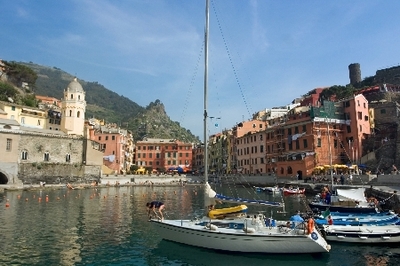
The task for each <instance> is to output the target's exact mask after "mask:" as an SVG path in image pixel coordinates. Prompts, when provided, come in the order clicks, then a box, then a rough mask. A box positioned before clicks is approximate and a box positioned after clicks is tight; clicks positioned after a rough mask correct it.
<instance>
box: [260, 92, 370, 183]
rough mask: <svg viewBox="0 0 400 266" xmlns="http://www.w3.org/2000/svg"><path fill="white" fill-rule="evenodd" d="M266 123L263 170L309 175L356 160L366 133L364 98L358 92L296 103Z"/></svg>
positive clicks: (279, 173) (359, 155)
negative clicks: (337, 98) (313, 103)
mask: <svg viewBox="0 0 400 266" xmlns="http://www.w3.org/2000/svg"><path fill="white" fill-rule="evenodd" d="M269 124H270V126H269V127H268V128H267V130H266V163H267V172H269V173H276V175H277V176H285V177H287V176H296V175H300V177H302V176H311V175H312V173H313V171H314V170H315V169H316V168H320V167H322V168H324V167H325V168H329V167H330V165H340V166H343V165H346V164H347V165H353V164H357V163H358V162H359V160H360V158H361V156H362V154H361V143H362V140H363V139H365V138H366V136H367V135H368V134H370V125H369V113H368V102H367V100H366V99H365V97H364V96H362V95H357V96H353V97H351V98H348V99H343V100H341V101H338V102H335V103H334V102H329V101H325V102H323V105H322V106H321V107H313V106H301V107H296V108H294V109H293V110H291V111H290V112H289V113H288V115H287V116H286V117H284V119H279V121H278V119H275V121H269ZM337 167H339V166H337ZM322 168H321V169H322ZM334 171H336V172H339V171H342V169H334Z"/></svg>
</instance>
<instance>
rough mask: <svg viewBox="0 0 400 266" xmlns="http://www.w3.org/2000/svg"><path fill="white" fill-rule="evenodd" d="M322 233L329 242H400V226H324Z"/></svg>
mask: <svg viewBox="0 0 400 266" xmlns="http://www.w3.org/2000/svg"><path fill="white" fill-rule="evenodd" d="M322 233H323V235H324V236H325V237H326V239H327V240H328V241H337V242H348V243H368V244H382V243H399V242H400V227H399V226H398V225H385V226H373V225H372V226H365V225H363V226H342V225H324V226H323V229H322Z"/></svg>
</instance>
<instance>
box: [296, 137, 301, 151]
mask: <svg viewBox="0 0 400 266" xmlns="http://www.w3.org/2000/svg"><path fill="white" fill-rule="evenodd" d="M298 149H300V141H299V140H298V139H296V150H298Z"/></svg>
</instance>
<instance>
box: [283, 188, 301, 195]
mask: <svg viewBox="0 0 400 266" xmlns="http://www.w3.org/2000/svg"><path fill="white" fill-rule="evenodd" d="M282 191H283V195H285V196H288V195H299V194H304V193H305V192H306V189H305V188H298V187H297V188H290V187H289V188H283V189H282Z"/></svg>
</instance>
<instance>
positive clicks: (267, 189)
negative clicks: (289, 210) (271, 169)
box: [255, 186, 282, 194]
mask: <svg viewBox="0 0 400 266" xmlns="http://www.w3.org/2000/svg"><path fill="white" fill-rule="evenodd" d="M255 189H256V191H258V192H267V193H273V194H275V193H281V192H282V189H281V188H279V187H278V186H274V187H255Z"/></svg>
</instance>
